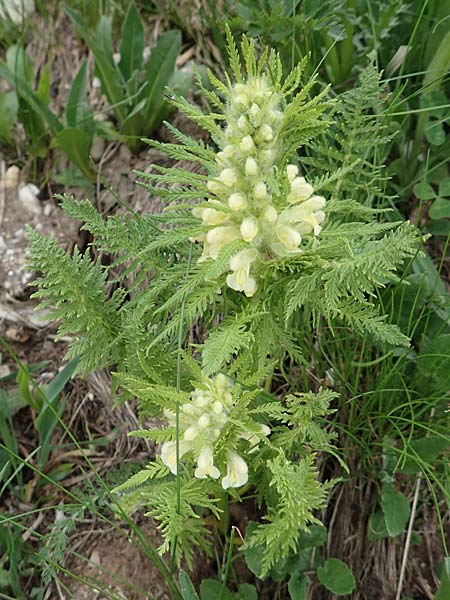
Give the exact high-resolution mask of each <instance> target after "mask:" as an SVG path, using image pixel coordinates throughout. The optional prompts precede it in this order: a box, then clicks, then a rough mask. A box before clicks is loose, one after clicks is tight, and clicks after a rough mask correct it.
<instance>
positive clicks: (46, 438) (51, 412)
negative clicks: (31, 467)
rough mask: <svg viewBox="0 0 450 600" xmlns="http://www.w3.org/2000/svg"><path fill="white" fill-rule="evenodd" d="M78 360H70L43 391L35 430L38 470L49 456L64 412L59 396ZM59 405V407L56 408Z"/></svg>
mask: <svg viewBox="0 0 450 600" xmlns="http://www.w3.org/2000/svg"><path fill="white" fill-rule="evenodd" d="M77 364H78V359H72V360H71V361H70V362H68V363H67V365H66V366H65V367H64V369H63V370H62V371H61V372H60V373H58V375H57V376H56V377H55V378H54V379H53V380H52V381H51V382H50V383H49V385H48V386H47V388H46V390H45V394H44V402H43V405H42V407H41V410H40V412H39V415H38V417H37V419H36V429H37V431H38V432H39V445H40V448H39V450H38V453H37V463H38V466H39V468H42V467H44V465H45V463H46V462H47V459H48V455H49V454H50V450H51V446H50V441H51V437H52V434H53V431H54V429H55V427H56V425H57V424H58V422H59V417H60V416H61V414H62V412H63V410H64V404H65V403H64V401H63V402H61V403H60V395H61V392H62V391H63V389H64V386H65V385H66V383H67V382H68V381H69V379H70V378H71V377H72V375H73V374H74V372H75V369H76V366H77ZM58 405H59V406H58Z"/></svg>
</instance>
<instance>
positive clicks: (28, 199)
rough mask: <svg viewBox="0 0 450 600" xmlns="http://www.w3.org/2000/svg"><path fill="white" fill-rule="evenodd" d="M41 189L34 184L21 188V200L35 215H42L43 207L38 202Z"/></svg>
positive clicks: (27, 184)
mask: <svg viewBox="0 0 450 600" xmlns="http://www.w3.org/2000/svg"><path fill="white" fill-rule="evenodd" d="M38 194H39V188H38V187H37V186H36V185H34V183H26V184H24V185H21V186H19V200H20V201H21V203H22V204H23V206H24V207H25V208H26V209H27V210H28V211H29V212H32V213H33V214H35V215H40V214H41V213H42V206H41V203H40V202H39V200H38Z"/></svg>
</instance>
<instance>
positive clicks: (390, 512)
mask: <svg viewBox="0 0 450 600" xmlns="http://www.w3.org/2000/svg"><path fill="white" fill-rule="evenodd" d="M381 509H382V511H383V514H384V518H385V521H386V529H387V532H388V534H389V536H390V537H395V536H397V535H400V534H401V533H403V531H404V529H405V526H406V523H407V522H408V519H409V515H410V512H411V509H410V506H409V501H408V499H407V498H405V496H404V495H403V494H402V493H401V492H398V491H397V490H395V489H394V487H393V485H392V484H390V483H385V484H384V485H383V488H382V491H381Z"/></svg>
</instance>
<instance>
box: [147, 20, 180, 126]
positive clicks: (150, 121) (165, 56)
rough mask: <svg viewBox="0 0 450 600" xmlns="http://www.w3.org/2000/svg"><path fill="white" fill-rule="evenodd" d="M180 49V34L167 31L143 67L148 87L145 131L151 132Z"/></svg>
mask: <svg viewBox="0 0 450 600" xmlns="http://www.w3.org/2000/svg"><path fill="white" fill-rule="evenodd" d="M180 49H181V33H180V32H179V31H175V30H173V31H167V32H166V33H163V34H162V35H161V37H160V38H159V40H158V43H157V44H156V46H155V47H154V48H153V49H152V52H151V54H150V58H149V60H148V62H147V64H146V65H145V70H146V74H147V83H148V87H147V89H146V92H145V93H146V95H147V103H146V106H145V109H144V126H145V129H146V130H147V131H152V129H153V127H154V123H155V118H154V113H155V111H156V109H157V108H158V106H159V104H160V103H161V101H162V99H163V93H164V88H165V86H166V85H167V84H168V82H169V79H170V77H171V75H172V73H173V70H174V68H175V61H176V59H177V56H178V54H179V52H180Z"/></svg>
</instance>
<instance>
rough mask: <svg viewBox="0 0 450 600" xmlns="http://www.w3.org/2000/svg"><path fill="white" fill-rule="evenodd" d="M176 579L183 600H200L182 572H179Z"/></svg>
mask: <svg viewBox="0 0 450 600" xmlns="http://www.w3.org/2000/svg"><path fill="white" fill-rule="evenodd" d="M178 579H179V580H180V590H181V594H182V595H183V600H200V599H199V597H198V594H197V592H196V591H195V588H194V586H193V584H192V581H191V580H190V578H189V576H188V575H187V574H186V573H185V572H184V571H183V570H180V575H179V577H178Z"/></svg>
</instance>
